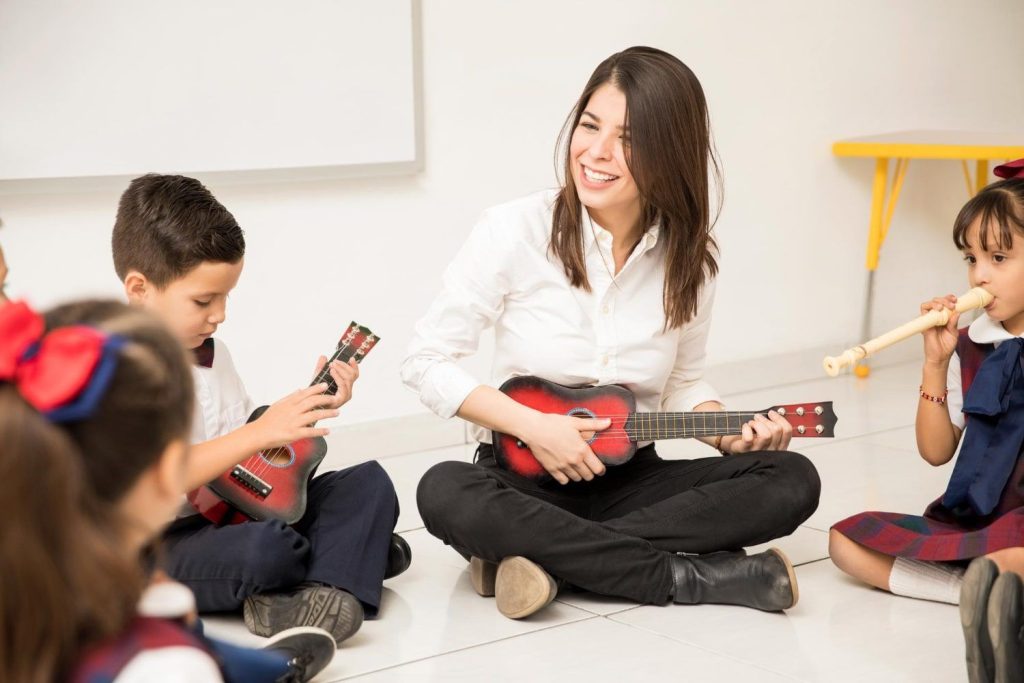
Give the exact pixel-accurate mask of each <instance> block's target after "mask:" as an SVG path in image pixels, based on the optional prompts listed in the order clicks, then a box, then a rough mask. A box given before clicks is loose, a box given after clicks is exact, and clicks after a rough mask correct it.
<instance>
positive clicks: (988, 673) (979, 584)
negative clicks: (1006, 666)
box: [960, 558, 999, 683]
mask: <svg viewBox="0 0 1024 683" xmlns="http://www.w3.org/2000/svg"><path fill="white" fill-rule="evenodd" d="M997 576H999V569H998V568H997V567H996V565H995V563H994V562H992V561H991V560H987V559H984V558H979V559H977V560H975V561H973V562H971V564H970V566H969V567H968V568H967V572H966V573H965V574H964V580H963V584H962V586H961V588H960V626H961V627H962V628H963V631H964V645H965V649H966V651H967V655H966V661H967V680H968V681H970V683H989V682H990V681H991V680H992V679H993V677H994V676H995V672H994V671H993V669H994V666H993V663H992V641H991V640H989V634H988V621H987V620H988V616H987V615H988V599H989V595H990V594H991V592H992V584H993V583H995V580H996V577H997ZM986 646H987V647H986ZM986 650H987V652H986Z"/></svg>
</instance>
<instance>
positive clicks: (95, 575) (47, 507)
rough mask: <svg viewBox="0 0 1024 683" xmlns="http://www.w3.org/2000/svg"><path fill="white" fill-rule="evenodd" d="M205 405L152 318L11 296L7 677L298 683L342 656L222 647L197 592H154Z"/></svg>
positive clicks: (313, 648) (298, 639) (0, 659)
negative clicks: (211, 636) (149, 571)
mask: <svg viewBox="0 0 1024 683" xmlns="http://www.w3.org/2000/svg"><path fill="white" fill-rule="evenodd" d="M0 284H2V279H0ZM192 401H193V399H192V382H191V377H190V373H189V370H188V361H187V360H186V358H185V357H184V354H183V352H182V349H181V347H180V345H179V344H178V343H177V341H176V340H175V339H174V338H173V337H172V336H171V335H170V334H169V333H168V332H167V331H166V330H165V329H164V327H163V326H162V325H160V324H159V322H158V321H157V320H156V319H154V318H152V317H151V316H149V315H146V314H144V313H142V312H139V311H134V310H131V309H130V308H128V307H127V306H125V305H124V304H119V303H114V302H82V303H77V304H69V305H66V306H62V307H59V308H57V309H54V310H53V311H51V312H49V313H48V314H47V315H46V317H45V319H44V318H43V317H42V316H40V315H38V314H36V313H35V312H34V311H32V310H31V309H29V308H28V307H27V306H26V305H25V304H23V303H7V304H5V303H3V302H0V442H2V443H3V444H4V445H3V457H0V479H2V480H3V481H4V483H5V485H7V486H8V487H10V488H9V490H8V491H7V493H6V494H5V495H4V496H3V497H2V498H0V514H3V515H4V519H5V520H6V521H7V524H6V525H5V530H4V533H3V534H0V576H2V577H3V594H2V595H0V680H4V681H20V682H25V683H36V682H40V683H42V682H48V681H53V680H71V681H88V682H89V683H99V682H101V681H115V682H116V683H135V682H142V681H150V680H157V679H159V680H162V681H181V682H182V683H184V682H185V681H189V682H192V681H222V680H225V681H228V682H229V683H243V682H245V683H257V682H266V683H270V682H271V681H292V682H298V681H305V680H309V679H310V678H312V676H313V675H315V674H316V673H317V672H318V671H319V670H320V669H322V668H323V667H324V666H325V665H326V664H327V662H329V661H330V660H331V657H332V655H333V653H334V641H333V638H332V637H331V635H330V634H328V633H327V632H326V631H323V630H320V629H312V628H305V629H293V630H292V631H291V632H289V633H287V634H284V633H282V634H281V639H279V640H277V641H275V642H272V643H271V646H270V647H271V649H268V650H262V651H260V650H247V649H245V648H238V647H235V646H231V645H227V644H225V643H217V642H215V641H211V640H208V639H206V638H204V637H203V636H202V634H201V633H200V632H198V631H197V630H196V629H195V628H190V627H189V626H188V625H187V623H188V621H189V617H188V614H189V612H190V607H191V605H192V596H191V594H190V593H189V591H188V589H187V588H185V587H183V586H181V585H180V584H173V583H166V582H163V583H155V584H153V585H151V586H150V587H149V588H146V589H144V588H143V585H144V583H145V577H144V574H143V571H142V567H141V563H140V555H141V552H142V550H143V548H144V547H145V546H146V545H147V544H148V543H150V542H151V541H152V540H153V539H154V538H155V537H157V536H158V535H159V533H160V531H161V529H162V528H163V526H164V524H165V523H166V522H167V521H168V520H169V519H170V518H171V516H173V513H174V510H175V509H176V507H177V506H178V501H179V497H180V494H181V491H182V488H181V487H182V483H183V475H184V472H185V468H186V463H187V460H188V453H187V446H186V443H185V437H186V434H187V431H188V425H189V419H190V416H191V413H192Z"/></svg>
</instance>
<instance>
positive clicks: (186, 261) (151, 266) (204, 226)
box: [111, 173, 245, 288]
mask: <svg viewBox="0 0 1024 683" xmlns="http://www.w3.org/2000/svg"><path fill="white" fill-rule="evenodd" d="M111 242H112V246H113V252H114V269H115V270H116V271H117V276H118V277H119V278H121V280H122V281H123V280H124V279H125V277H126V276H127V275H128V273H129V272H130V271H132V270H137V271H139V272H140V273H142V274H143V275H145V276H146V278H147V279H149V280H150V281H151V282H152V283H153V284H154V285H156V286H157V287H161V288H162V287H166V286H167V285H169V284H170V283H171V282H173V281H174V280H176V279H177V278H179V277H181V276H183V275H185V274H186V273H187V272H189V271H190V270H192V269H193V268H195V267H196V266H198V265H199V264H200V263H202V262H203V261H213V262H216V263H238V261H239V260H240V259H241V258H242V257H243V256H244V255H245V237H244V236H243V233H242V229H241V228H240V227H239V226H238V222H237V221H235V217H234V216H232V215H231V212H230V211H228V210H227V209H225V208H224V205H223V204H221V203H220V202H218V201H217V200H216V198H214V196H213V195H212V194H211V193H210V191H209V190H207V189H206V188H205V187H204V186H203V184H202V183H200V182H199V181H198V180H196V179H194V178H186V177H185V176H180V175H158V174H156V173H150V174H147V175H144V176H142V177H141V178H136V179H135V180H133V181H132V182H131V184H130V185H128V189H127V190H125V191H124V194H122V195H121V201H120V203H119V204H118V207H117V219H116V220H115V221H114V235H113V238H112V240H111Z"/></svg>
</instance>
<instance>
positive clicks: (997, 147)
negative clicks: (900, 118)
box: [832, 130, 1024, 377]
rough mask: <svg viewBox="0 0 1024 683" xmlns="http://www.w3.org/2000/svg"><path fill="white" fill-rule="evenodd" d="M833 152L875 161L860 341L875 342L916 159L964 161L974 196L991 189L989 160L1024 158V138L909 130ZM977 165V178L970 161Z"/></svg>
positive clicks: (855, 141) (843, 144)
mask: <svg viewBox="0 0 1024 683" xmlns="http://www.w3.org/2000/svg"><path fill="white" fill-rule="evenodd" d="M832 153H833V154H835V155H836V156H841V157H874V159H875V180H874V184H873V186H872V191H871V220H870V222H869V223H868V250H867V263H866V266H867V269H868V284H867V294H866V295H865V299H864V319H863V322H862V325H861V341H866V340H868V339H870V338H871V300H872V294H873V291H874V285H875V270H876V269H877V268H878V257H879V255H880V253H881V251H882V244H883V243H884V242H885V236H886V235H887V234H888V233H889V224H890V223H891V222H892V214H893V211H895V210H896V201H897V200H898V199H899V196H900V189H901V188H902V187H903V179H904V177H905V176H906V174H907V166H908V165H909V164H910V160H911V159H951V160H954V161H960V163H961V164H962V165H963V169H964V179H965V180H966V181H967V194H968V196H969V197H970V196H974V195H975V194H977V192H978V191H979V190H981V188H983V187H985V185H987V184H988V180H989V169H988V165H989V162H990V161H1000V162H1002V161H1005V160H1009V159H1018V158H1020V157H1024V134H1005V133H1004V134H999V133H979V132H968V131H948V130H908V131H902V132H899V133H885V134H883V135H871V136H868V137H863V138H851V139H849V140H840V141H839V142H836V143H835V144H833V145H832ZM891 159H895V160H896V163H895V165H894V168H893V177H892V184H891V186H890V184H889V166H890V164H889V161H890V160H891ZM970 161H973V162H974V177H973V178H972V177H971V171H970V168H969V166H968V162H970ZM854 372H855V373H856V375H857V376H858V377H867V375H868V373H869V369H868V367H867V365H864V364H862V365H858V366H857V367H856V368H854Z"/></svg>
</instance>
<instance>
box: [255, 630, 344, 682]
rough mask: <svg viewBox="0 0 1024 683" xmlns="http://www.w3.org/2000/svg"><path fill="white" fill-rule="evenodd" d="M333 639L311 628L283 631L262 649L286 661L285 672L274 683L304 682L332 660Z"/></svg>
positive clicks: (323, 631)
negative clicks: (286, 668)
mask: <svg viewBox="0 0 1024 683" xmlns="http://www.w3.org/2000/svg"><path fill="white" fill-rule="evenodd" d="M336 647H337V645H336V644H335V643H334V637H333V636H332V635H331V634H330V633H328V632H327V631H325V630H323V629H322V628H316V627H315V626H296V627H295V628H289V629H285V630H284V631H281V632H280V633H278V634H277V635H276V636H274V637H273V638H271V639H270V642H269V643H267V644H266V645H264V646H263V649H264V650H272V651H275V652H280V653H281V654H283V655H284V656H285V657H287V658H288V672H287V673H286V674H284V675H283V676H281V677H280V678H278V679H277V681H275V683H307V681H310V680H312V678H313V677H314V676H316V675H317V674H318V673H320V672H321V671H323V670H324V668H325V667H326V666H327V665H328V664H330V663H331V660H332V659H334V651H335V648H336Z"/></svg>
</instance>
